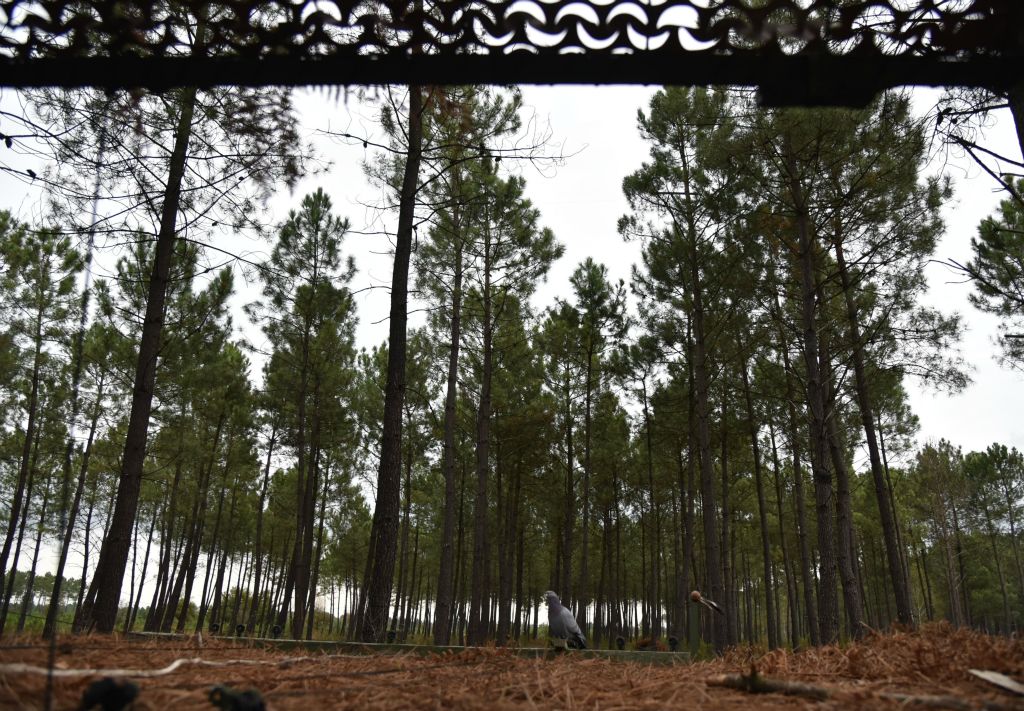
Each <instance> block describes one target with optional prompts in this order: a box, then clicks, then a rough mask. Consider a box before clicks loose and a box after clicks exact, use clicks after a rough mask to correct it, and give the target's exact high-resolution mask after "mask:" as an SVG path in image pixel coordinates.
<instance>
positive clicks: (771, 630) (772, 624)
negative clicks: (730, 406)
mask: <svg viewBox="0 0 1024 711" xmlns="http://www.w3.org/2000/svg"><path fill="white" fill-rule="evenodd" d="M743 395H744V398H745V399H746V403H747V427H748V428H749V430H750V450H751V453H752V455H753V458H754V482H755V485H756V487H757V514H758V519H759V522H760V525H761V556H762V562H763V564H764V582H763V584H764V604H765V608H764V609H765V616H766V620H767V626H768V649H775V648H776V647H778V646H779V628H778V624H777V621H776V619H775V601H774V600H773V595H774V593H775V585H774V583H773V582H772V544H771V538H770V537H769V535H768V506H767V504H766V503H765V496H764V482H763V481H762V476H761V447H760V444H759V443H758V441H757V424H756V423H755V421H754V403H753V399H752V398H751V397H750V376H749V375H748V374H747V364H746V363H744V364H743Z"/></svg>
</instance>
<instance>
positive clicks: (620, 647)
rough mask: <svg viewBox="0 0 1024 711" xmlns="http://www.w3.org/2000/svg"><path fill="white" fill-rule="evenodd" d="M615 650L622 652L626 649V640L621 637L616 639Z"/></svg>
mask: <svg viewBox="0 0 1024 711" xmlns="http://www.w3.org/2000/svg"><path fill="white" fill-rule="evenodd" d="M615 648H616V649H618V650H619V651H620V652H621V651H622V650H623V649H625V648H626V640H625V639H624V638H623V637H622V636H621V635H620V636H618V637H616V638H615Z"/></svg>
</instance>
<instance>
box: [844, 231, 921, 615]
mask: <svg viewBox="0 0 1024 711" xmlns="http://www.w3.org/2000/svg"><path fill="white" fill-rule="evenodd" d="M835 253H836V266H837V268H838V271H839V279H840V283H841V285H842V287H843V297H844V299H845V301H846V315H847V319H848V320H849V332H850V345H851V348H852V351H853V352H852V355H853V373H854V386H855V387H854V392H855V394H856V396H857V408H858V409H859V410H860V418H861V424H862V425H863V427H864V437H865V440H866V441H867V445H868V458H869V460H870V461H871V478H872V480H873V481H874V484H875V500H876V501H877V503H878V514H879V520H880V521H881V524H882V540H883V542H884V544H885V557H886V562H887V563H888V564H889V577H890V579H891V581H892V586H893V590H894V592H895V596H896V617H897V618H898V619H899V621H900V623H901V624H904V625H910V624H913V622H914V617H913V603H912V602H911V599H910V581H909V580H908V579H907V575H906V572H905V570H904V568H903V562H902V556H901V554H900V546H899V542H898V540H897V531H896V520H895V518H894V517H893V512H892V502H891V501H890V500H889V490H888V488H887V487H886V485H885V472H884V470H883V468H882V459H881V456H880V455H879V451H878V439H877V437H876V436H875V419H874V408H873V407H872V402H871V395H870V392H869V388H868V378H867V371H866V367H865V361H866V359H865V354H864V343H863V339H862V337H861V333H860V314H859V312H858V308H857V302H856V299H855V296H854V293H853V285H852V283H851V280H850V273H849V270H848V269H847V267H846V255H845V254H844V253H843V242H842V236H841V234H840V233H839V232H838V230H837V232H836V235H835Z"/></svg>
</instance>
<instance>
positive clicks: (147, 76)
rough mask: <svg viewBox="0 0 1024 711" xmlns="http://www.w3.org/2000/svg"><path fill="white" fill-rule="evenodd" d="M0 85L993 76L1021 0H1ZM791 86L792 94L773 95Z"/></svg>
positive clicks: (944, 79)
mask: <svg viewBox="0 0 1024 711" xmlns="http://www.w3.org/2000/svg"><path fill="white" fill-rule="evenodd" d="M0 19H2V20H3V23H4V24H3V27H2V29H0V69H2V71H3V75H2V78H0V83H2V84H8V85H29V84H33V83H40V84H64V85H75V84H99V85H107V86H152V87H155V88H159V87H161V86H169V85H174V84H184V83H191V84H200V85H202V84H213V83H241V84H262V83H287V84H307V83H332V84H358V83H378V82H422V83H462V82H493V83H501V82H514V81H519V82H583V83H616V82H645V83H687V84H710V83H727V82H728V83H744V84H756V85H759V86H761V88H762V90H763V91H764V92H765V94H766V95H767V96H768V97H769V99H771V96H772V94H773V92H774V94H775V95H776V99H777V100H778V101H780V102H782V103H791V101H788V100H787V94H793V96H789V97H788V98H789V99H792V100H793V101H795V102H796V103H807V102H815V101H823V102H826V103H863V101H864V100H865V98H864V96H866V95H869V94H871V93H873V92H874V91H877V90H878V89H880V88H885V87H887V86H893V85H897V84H903V83H925V84H961V85H972V86H1006V85H1009V84H1011V83H1013V82H1015V81H1016V76H1018V75H1019V67H1021V66H1024V61H1022V53H1021V47H1022V45H1024V41H1022V37H1024V1H1022V0H761V1H760V2H758V1H756V0H412V1H411V2H410V1H407V0H219V1H217V2H196V0H0ZM787 87H789V88H787Z"/></svg>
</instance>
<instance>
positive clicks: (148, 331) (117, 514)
mask: <svg viewBox="0 0 1024 711" xmlns="http://www.w3.org/2000/svg"><path fill="white" fill-rule="evenodd" d="M195 105H196V89H195V88H194V87H192V88H186V89H183V90H182V98H181V104H180V110H181V113H180V114H179V116H178V125H177V129H176V130H175V134H174V147H173V149H172V151H171V159H170V166H169V171H168V175H167V186H166V188H165V190H164V202H163V207H162V211H161V215H160V230H159V233H158V234H157V241H156V250H155V254H154V258H153V271H152V274H151V276H150V279H149V292H148V294H147V299H146V315H145V319H144V321H143V324H142V338H141V340H140V341H139V357H138V361H137V362H136V366H135V381H134V385H133V387H132V406H131V412H130V414H129V416H128V431H127V434H126V436H125V445H124V455H123V457H122V464H121V475H120V479H119V481H118V487H117V499H116V503H115V505H114V514H113V519H112V521H111V525H110V532H109V534H108V536H107V537H106V539H105V540H104V541H103V545H102V546H101V548H100V559H99V562H98V563H97V566H96V572H95V573H94V575H93V580H92V585H91V586H90V589H89V595H88V597H87V598H86V601H85V605H84V608H83V610H82V626H84V627H85V628H86V629H88V630H93V629H95V630H96V631H98V632H112V631H113V630H114V623H115V622H116V619H117V606H118V603H119V601H120V599H121V584H122V582H123V581H124V571H125V567H126V565H127V562H128V548H129V545H130V543H131V533H132V526H133V524H134V523H135V513H136V511H137V510H138V505H139V490H140V488H141V485H142V468H143V464H144V463H145V458H146V440H147V436H148V433H149V415H150V411H151V409H152V406H153V391H154V386H155V384H156V369H157V359H158V358H159V356H160V345H161V344H160V341H161V335H162V332H163V325H164V311H165V309H164V303H165V300H166V297H167V286H168V284H169V283H170V270H171V263H172V261H173V259H174V242H175V239H176V234H177V231H176V225H177V217H178V203H179V201H180V196H181V185H182V179H183V178H184V175H185V160H186V157H187V155H188V144H189V139H190V138H191V136H192V115H193V112H194V110H195Z"/></svg>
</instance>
